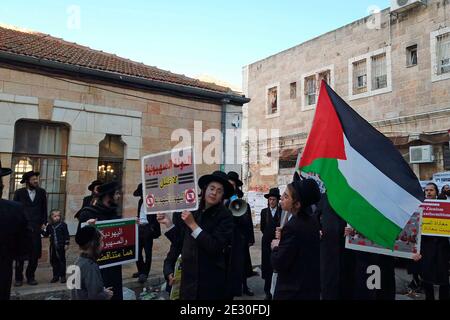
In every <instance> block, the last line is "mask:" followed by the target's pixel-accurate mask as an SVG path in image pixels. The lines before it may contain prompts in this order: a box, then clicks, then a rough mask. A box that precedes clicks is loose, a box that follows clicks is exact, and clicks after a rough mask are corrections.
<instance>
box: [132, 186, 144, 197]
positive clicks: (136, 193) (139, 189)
mask: <svg viewBox="0 0 450 320" xmlns="http://www.w3.org/2000/svg"><path fill="white" fill-rule="evenodd" d="M133 196H135V197H142V183H139V185H138V186H137V188H136V190H134V192H133Z"/></svg>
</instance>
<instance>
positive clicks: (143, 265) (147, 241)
mask: <svg viewBox="0 0 450 320" xmlns="http://www.w3.org/2000/svg"><path fill="white" fill-rule="evenodd" d="M152 250H153V238H151V237H145V238H139V241H138V261H137V262H136V267H137V269H138V273H139V274H143V275H146V276H147V277H148V275H149V274H150V269H151V267H152ZM142 251H144V252H145V260H144V256H143V254H142Z"/></svg>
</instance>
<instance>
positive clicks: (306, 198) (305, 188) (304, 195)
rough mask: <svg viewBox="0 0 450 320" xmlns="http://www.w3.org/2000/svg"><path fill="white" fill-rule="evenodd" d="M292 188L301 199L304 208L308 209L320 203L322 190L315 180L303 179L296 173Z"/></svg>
mask: <svg viewBox="0 0 450 320" xmlns="http://www.w3.org/2000/svg"><path fill="white" fill-rule="evenodd" d="M292 186H293V187H294V189H295V192H296V193H297V196H298V198H299V199H300V204H301V205H302V208H304V209H306V208H307V207H309V206H311V205H313V204H316V203H317V202H319V201H320V197H321V194H320V189H319V186H318V185H317V182H316V181H315V180H313V179H301V178H300V176H299V174H298V173H297V172H296V173H295V175H294V181H293V182H292Z"/></svg>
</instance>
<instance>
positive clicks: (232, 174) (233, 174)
mask: <svg viewBox="0 0 450 320" xmlns="http://www.w3.org/2000/svg"><path fill="white" fill-rule="evenodd" d="M227 176H228V180H232V181H234V182H235V183H236V186H237V187H242V186H243V185H244V183H243V182H242V181H241V179H239V174H238V173H237V172H234V171H230V172H228V174H227Z"/></svg>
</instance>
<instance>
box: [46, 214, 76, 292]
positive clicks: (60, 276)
mask: <svg viewBox="0 0 450 320" xmlns="http://www.w3.org/2000/svg"><path fill="white" fill-rule="evenodd" d="M43 235H44V237H50V250H49V251H50V263H51V264H52V268H53V278H52V280H51V281H50V282H51V283H56V282H58V281H59V280H61V283H65V282H66V251H67V249H68V248H69V242H70V236H69V230H68V229H67V224H66V223H65V222H63V221H62V218H61V211H60V210H57V209H53V210H52V211H51V212H50V217H49V223H48V224H47V225H46V227H45V229H44V231H43Z"/></svg>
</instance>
